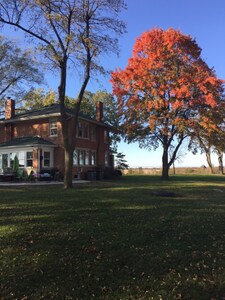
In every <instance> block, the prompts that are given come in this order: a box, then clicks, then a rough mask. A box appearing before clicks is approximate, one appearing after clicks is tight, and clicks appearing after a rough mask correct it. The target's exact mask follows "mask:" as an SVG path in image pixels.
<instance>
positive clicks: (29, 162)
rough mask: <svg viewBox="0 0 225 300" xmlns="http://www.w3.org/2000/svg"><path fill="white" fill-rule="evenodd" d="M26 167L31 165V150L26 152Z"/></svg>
mask: <svg viewBox="0 0 225 300" xmlns="http://www.w3.org/2000/svg"><path fill="white" fill-rule="evenodd" d="M27 167H33V151H29V152H27Z"/></svg>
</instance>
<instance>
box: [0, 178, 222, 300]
mask: <svg viewBox="0 0 225 300" xmlns="http://www.w3.org/2000/svg"><path fill="white" fill-rule="evenodd" d="M165 191H166V192H168V195H167V194H166V193H164V192H165ZM0 210H1V211H0V299H13V300H14V299H20V300H22V299H23V300H25V299H27V300H30V299H63V300H64V299H88V300H89V299H163V300H164V299H165V300H168V299H188V300H190V299H196V300H200V299H202V300H207V299H209V300H210V299H216V300H221V299H225V176H224V177H223V176H204V177H203V176H199V177H191V176H184V177H181V176H175V177H171V180H170V181H169V182H162V181H161V180H160V178H159V177H154V176H138V177H135V176H127V177H123V178H121V179H119V180H115V181H105V182H92V183H88V184H84V185H78V186H76V187H75V188H74V189H72V190H68V191H64V190H63V189H62V187H60V186H57V187H56V186H53V187H50V186H47V187H23V188H22V187H20V188H15V187H10V188H6V187H4V188H3V187H1V188H0Z"/></svg>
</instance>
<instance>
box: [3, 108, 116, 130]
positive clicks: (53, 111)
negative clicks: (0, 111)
mask: <svg viewBox="0 0 225 300" xmlns="http://www.w3.org/2000/svg"><path fill="white" fill-rule="evenodd" d="M66 113H67V115H69V116H74V115H75V112H74V110H73V109H69V108H66ZM60 115H61V113H60V105H59V104H52V105H49V106H44V107H41V108H39V109H30V110H27V111H25V112H21V113H16V114H15V116H14V117H12V118H11V119H5V118H0V124H7V123H9V124H10V123H14V122H21V121H26V120H34V119H41V118H53V117H60ZM79 119H83V120H88V121H89V122H91V123H95V124H98V125H101V126H104V127H107V128H109V129H112V126H111V125H109V124H107V123H104V122H102V121H101V122H99V121H97V120H96V119H95V118H94V119H93V118H91V117H90V116H88V115H86V114H84V113H83V112H79Z"/></svg>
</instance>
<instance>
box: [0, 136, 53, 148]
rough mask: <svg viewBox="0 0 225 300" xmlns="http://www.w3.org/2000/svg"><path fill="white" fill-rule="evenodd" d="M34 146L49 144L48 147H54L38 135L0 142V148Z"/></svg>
mask: <svg viewBox="0 0 225 300" xmlns="http://www.w3.org/2000/svg"><path fill="white" fill-rule="evenodd" d="M21 146H27V147H29V146H30V147H34V146H49V147H56V145H55V144H54V143H53V142H50V141H47V140H45V139H43V138H41V137H39V136H26V137H21V138H15V139H12V140H11V141H8V142H4V143H1V144H0V148H4V147H21Z"/></svg>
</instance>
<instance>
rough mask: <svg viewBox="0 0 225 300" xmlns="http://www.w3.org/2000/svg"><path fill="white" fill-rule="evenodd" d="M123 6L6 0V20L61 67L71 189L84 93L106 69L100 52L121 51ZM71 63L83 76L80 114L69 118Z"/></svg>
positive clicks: (100, 0) (116, 1)
mask: <svg viewBox="0 0 225 300" xmlns="http://www.w3.org/2000/svg"><path fill="white" fill-rule="evenodd" d="M123 8H125V4H124V1H123V0H113V1H108V0H61V1H56V0H11V1H8V0H1V6H0V23H2V24H4V25H11V26H14V27H15V28H17V29H19V30H22V31H23V32H24V33H26V35H28V36H29V37H31V40H32V43H33V44H36V46H37V48H38V50H39V51H40V52H41V53H42V55H43V56H44V57H45V58H47V59H48V61H49V62H50V64H51V66H52V67H53V68H54V69H55V70H58V73H59V77H60V79H59V87H58V97H59V103H60V112H61V124H62V135H63V143H64V150H65V176H64V187H65V188H70V187H72V166H73V151H74V148H75V143H76V139H75V136H76V135H75V132H76V127H77V123H78V114H79V110H80V105H81V102H82V99H83V95H84V92H85V90H86V87H87V84H88V82H89V80H90V78H91V76H92V75H94V74H96V72H99V71H100V72H103V71H104V68H103V67H102V66H101V65H100V64H99V61H98V58H99V56H100V55H102V54H105V55H106V54H109V53H111V52H114V53H117V52H118V38H117V37H118V36H119V35H121V34H122V33H124V31H125V24H124V22H122V21H121V20H119V18H118V16H119V13H120V11H121V10H122V9H123ZM70 62H72V63H73V66H74V65H75V66H76V68H77V69H79V70H80V74H81V78H82V79H81V84H80V87H79V93H78V102H77V104H76V107H75V108H74V113H75V114H74V115H75V116H74V118H71V119H70V120H68V118H67V116H66V86H67V72H68V67H69V65H70ZM73 74H75V73H73ZM76 80H77V81H78V77H77V78H74V82H76ZM69 128H71V130H69Z"/></svg>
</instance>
